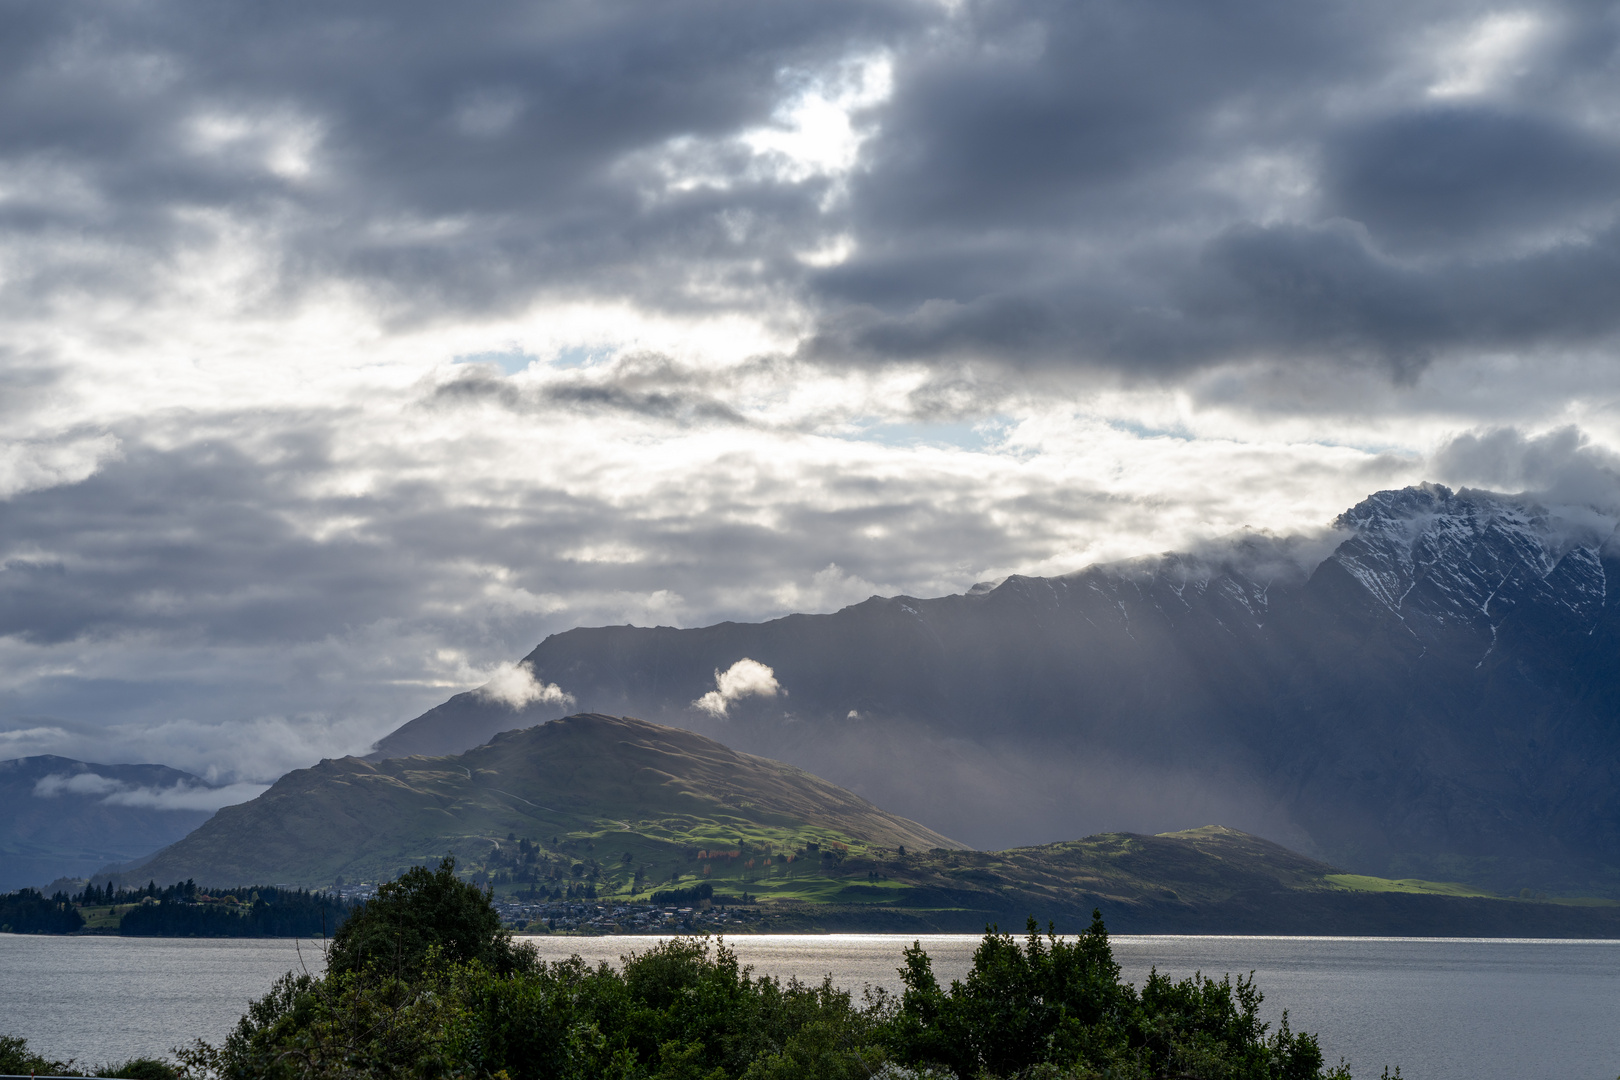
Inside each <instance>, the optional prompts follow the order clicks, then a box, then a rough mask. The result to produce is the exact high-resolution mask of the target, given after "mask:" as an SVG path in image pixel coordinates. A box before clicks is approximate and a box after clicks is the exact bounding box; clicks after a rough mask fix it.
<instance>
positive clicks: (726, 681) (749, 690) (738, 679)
mask: <svg viewBox="0 0 1620 1080" xmlns="http://www.w3.org/2000/svg"><path fill="white" fill-rule="evenodd" d="M714 685H715V688H714V689H713V690H710V691H709V692H708V693H707V694H704V695H703V696H702V697H700V698H698V699H697V700H696V701H694V702H692V706H693V708H697V709H702V710H703V711H704V712H706V713H708V714H709V715H711V716H716V717H723V716H725V715H726V713H727V711H728V710H729V709H730V708H731V706H732V704H733V703H735V702H737V701H739V700H741V699H742V698H745V697H775V696H776V695H777V694H779V693H781V692H782V685H781V684H780V683H778V682H777V681H776V672H774V671H772V670H771V669H770V668H769V667H767V666H766V665H764V664H762V663H760V662H759V661H758V660H750V659H749V658H748V657H746V656H745V657H743V658H742V659H741V660H738V661H737V662H736V663H735V664H732V665H731V666H730V667H728V668H727V669H726V670H725V671H720V670H718V669H717V670H716V671H715V673H714Z"/></svg>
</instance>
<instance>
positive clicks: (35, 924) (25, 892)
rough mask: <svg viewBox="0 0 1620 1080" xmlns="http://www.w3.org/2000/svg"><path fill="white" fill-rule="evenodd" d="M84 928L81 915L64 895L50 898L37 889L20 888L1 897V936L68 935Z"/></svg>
mask: <svg viewBox="0 0 1620 1080" xmlns="http://www.w3.org/2000/svg"><path fill="white" fill-rule="evenodd" d="M82 929H84V916H83V915H80V914H79V911H78V909H77V908H75V907H74V906H73V905H72V904H71V903H69V902H68V899H67V896H66V894H64V893H57V894H56V895H55V896H53V897H51V898H50V899H46V898H45V895H44V894H43V893H41V892H40V891H39V890H38V889H19V890H18V891H16V892H14V893H6V894H5V895H4V896H0V933H5V934H71V933H73V931H75V930H82Z"/></svg>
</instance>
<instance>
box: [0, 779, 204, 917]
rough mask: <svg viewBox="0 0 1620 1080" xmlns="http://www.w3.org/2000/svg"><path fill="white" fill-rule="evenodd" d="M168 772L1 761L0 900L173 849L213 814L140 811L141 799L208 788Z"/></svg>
mask: <svg viewBox="0 0 1620 1080" xmlns="http://www.w3.org/2000/svg"><path fill="white" fill-rule="evenodd" d="M208 786H209V785H208V784H206V783H205V782H204V781H203V780H202V779H201V778H200V777H196V776H193V775H191V774H190V773H187V772H181V771H180V770H179V769H171V768H168V767H167V766H164V765H94V764H90V763H88V762H83V761H74V760H73V759H72V758H64V757H55V756H52V755H49V754H42V755H40V756H38V757H27V758H16V759H13V760H11V761H0V892H5V891H10V890H12V889H20V888H24V887H37V886H43V885H45V884H46V883H48V882H50V881H53V880H55V879H56V878H59V877H86V878H87V877H89V876H91V875H92V874H94V873H95V872H96V871H97V870H100V869H101V868H102V867H104V866H106V865H107V864H108V863H121V862H127V861H129V860H130V859H136V858H140V857H143V856H146V855H150V854H151V853H152V852H154V851H156V850H157V849H159V848H161V847H163V846H164V845H165V844H172V843H174V842H175V841H176V840H178V839H180V838H181V837H182V836H184V835H186V833H188V832H190V831H191V830H192V829H195V828H196V827H197V826H198V825H201V824H202V823H203V822H204V821H206V820H208V817H209V815H211V814H212V813H213V811H212V810H186V809H164V808H161V807H159V806H153V805H140V803H141V802H142V801H147V802H150V801H152V800H142V799H141V798H139V797H138V793H146V794H152V793H157V792H161V791H170V792H172V791H174V790H176V789H188V788H189V789H196V788H206V787H208Z"/></svg>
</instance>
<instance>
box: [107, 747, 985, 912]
mask: <svg viewBox="0 0 1620 1080" xmlns="http://www.w3.org/2000/svg"><path fill="white" fill-rule="evenodd" d="M519 837H522V838H523V840H524V856H525V858H524V860H523V866H521V867H517V868H515V869H517V871H518V873H519V874H520V875H521V874H523V873H526V872H527V871H528V870H529V869H530V868H533V867H535V866H537V865H538V866H540V867H543V868H544V872H547V873H551V872H557V873H561V874H562V875H563V876H564V878H572V876H573V867H574V866H575V865H580V866H581V867H583V868H584V869H583V870H582V872H581V874H580V875H579V878H580V879H581V880H586V879H588V880H590V881H591V882H593V883H594V882H597V881H601V882H602V883H603V885H604V887H605V886H606V884H607V883H608V882H615V883H620V884H624V883H629V882H631V881H633V880H634V879H635V875H636V872H637V871H638V870H639V871H642V872H643V880H646V881H648V882H651V881H654V880H664V879H666V878H667V877H668V876H669V875H670V874H671V873H673V872H675V871H676V870H682V871H689V870H690V868H689V867H688V866H687V865H686V864H687V863H688V862H689V853H691V852H695V851H697V850H707V849H715V850H726V851H732V850H735V851H739V852H749V853H754V854H757V857H758V858H759V859H764V858H767V857H770V854H771V853H785V852H787V851H789V850H793V849H799V848H803V847H804V846H805V845H808V844H815V845H817V846H818V848H820V847H821V846H822V845H825V848H826V850H829V851H834V850H838V846H840V845H841V846H843V847H846V848H847V847H858V848H865V847H868V846H874V845H875V846H880V847H892V848H898V847H900V846H908V847H912V848H931V847H960V846H961V845H959V844H957V843H956V842H955V841H952V840H950V839H948V838H946V837H944V836H941V835H940V834H939V833H936V832H934V831H932V830H930V829H927V828H925V827H923V826H921V825H918V824H917V823H916V822H914V821H908V820H906V819H905V818H901V817H897V816H895V815H893V814H889V813H887V812H885V811H883V810H880V809H879V808H878V807H876V806H873V805H872V804H871V803H869V802H867V801H866V800H865V799H862V798H860V797H859V796H857V795H853V794H851V793H850V792H848V791H845V790H843V789H842V788H839V787H836V786H835V785H833V784H829V783H827V782H826V781H825V780H822V779H820V778H819V777H816V776H812V775H810V774H809V773H806V772H804V771H802V770H800V769H796V768H794V767H792V766H790V765H784V764H782V763H781V762H776V761H769V760H767V759H764V758H759V757H754V756H752V755H749V754H740V753H737V752H736V751H733V750H731V749H729V748H727V747H725V746H723V745H721V744H720V743H717V742H715V741H714V740H712V739H708V738H705V737H703V736H701V735H697V734H694V733H692V732H689V731H684V730H681V729H678V728H670V727H665V726H662V725H659V724H649V723H646V722H643V721H640V720H634V719H630V718H628V717H614V716H601V715H576V716H570V717H566V718H564V719H561V720H556V721H553V722H551V723H547V724H541V725H539V726H536V727H532V728H528V729H526V730H520V731H510V732H505V733H503V734H500V735H497V736H496V737H495V738H493V739H491V740H490V741H489V742H488V743H487V744H485V745H483V746H479V747H475V748H474V749H472V750H469V751H468V752H466V753H464V754H459V755H454V756H449V757H437V758H427V757H411V758H394V759H390V760H387V761H381V762H369V761H364V760H361V759H359V758H352V757H350V758H340V759H336V760H332V759H329V760H326V761H322V762H321V763H320V764H318V765H316V766H314V767H313V768H309V769H300V770H298V771H295V772H292V773H289V774H287V775H286V776H284V777H282V778H281V779H280V780H279V781H277V782H276V783H275V785H273V786H272V787H271V788H270V790H269V791H266V792H265V793H264V794H262V795H260V796H259V797H258V798H257V799H254V800H253V801H251V802H248V803H243V804H241V805H239V806H231V807H226V808H225V809H223V810H221V811H220V812H219V813H218V814H216V815H215V816H214V817H213V818H212V819H210V820H209V821H208V822H207V823H206V824H205V825H203V826H202V827H201V828H199V829H197V830H196V831H195V832H193V833H192V834H191V835H189V836H187V837H186V838H185V839H184V840H182V841H180V842H179V843H176V844H174V845H172V846H171V847H169V848H166V849H165V850H163V851H162V852H160V853H159V854H158V855H157V856H156V857H155V858H153V859H151V860H150V861H148V862H146V863H144V864H142V865H141V866H139V867H136V868H132V869H131V870H129V871H128V873H127V875H126V876H128V877H130V878H131V879H135V878H140V879H142V880H145V879H146V878H156V879H158V880H162V881H172V880H181V879H184V878H196V879H198V880H207V881H226V880H229V881H260V882H266V883H277V884H283V883H284V884H296V885H329V884H331V883H332V882H333V881H334V880H336V879H337V878H339V877H345V878H348V879H350V880H357V879H371V880H376V879H379V878H387V877H392V876H393V875H395V874H396V873H398V872H399V870H400V869H401V868H402V867H404V866H408V865H411V864H414V863H418V862H421V861H423V860H430V859H436V858H437V857H439V856H440V855H443V854H446V853H453V854H455V855H456V856H457V857H458V858H459V859H460V861H461V863H462V865H463V867H466V868H479V867H499V866H504V865H506V862H507V861H508V860H509V859H510V857H511V855H512V851H513V848H514V844H515V843H516V841H517V840H518V838H519ZM509 838H510V839H509ZM529 838H533V841H532V844H533V847H532V848H531V846H530V841H529ZM535 849H538V851H539V852H540V854H538V855H536V856H535V857H534V858H528V855H529V854H530V852H531V851H533V850H535ZM743 858H744V857H743V856H738V857H736V858H734V859H732V860H731V861H733V862H737V861H738V860H740V859H743ZM499 872H500V871H499V870H486V871H485V873H486V875H489V874H496V873H499Z"/></svg>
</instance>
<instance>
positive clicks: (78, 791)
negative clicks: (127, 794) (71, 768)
mask: <svg viewBox="0 0 1620 1080" xmlns="http://www.w3.org/2000/svg"><path fill="white" fill-rule="evenodd" d="M123 786H124V784H123V781H121V780H114V779H113V778H112V777H110V776H97V775H96V774H95V773H90V772H84V773H74V774H73V775H72V776H64V775H62V774H60V773H52V774H51V775H49V776H42V777H40V778H39V780H38V782H36V783H35V784H34V795H35V796H36V797H37V798H41V799H54V798H56V797H57V796H58V795H63V794H67V795H105V794H107V793H108V792H111V791H118V790H120V789H122V788H123Z"/></svg>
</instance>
